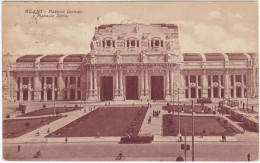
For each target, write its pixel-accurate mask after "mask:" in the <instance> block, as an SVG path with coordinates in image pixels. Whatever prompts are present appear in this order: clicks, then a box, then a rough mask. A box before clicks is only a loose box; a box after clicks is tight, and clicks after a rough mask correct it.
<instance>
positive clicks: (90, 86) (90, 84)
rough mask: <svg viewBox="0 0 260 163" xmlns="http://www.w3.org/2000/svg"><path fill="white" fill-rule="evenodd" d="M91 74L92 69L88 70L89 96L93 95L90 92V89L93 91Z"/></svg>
mask: <svg viewBox="0 0 260 163" xmlns="http://www.w3.org/2000/svg"><path fill="white" fill-rule="evenodd" d="M92 75H93V72H92V70H90V72H89V96H90V97H91V96H93V94H92V91H93V83H92V82H93V78H92Z"/></svg>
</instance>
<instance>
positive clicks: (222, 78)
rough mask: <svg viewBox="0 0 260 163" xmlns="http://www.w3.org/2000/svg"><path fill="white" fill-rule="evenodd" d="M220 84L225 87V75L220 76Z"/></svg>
mask: <svg viewBox="0 0 260 163" xmlns="http://www.w3.org/2000/svg"><path fill="white" fill-rule="evenodd" d="M220 84H221V85H224V77H223V75H221V76H220Z"/></svg>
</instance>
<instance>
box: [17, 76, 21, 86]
mask: <svg viewBox="0 0 260 163" xmlns="http://www.w3.org/2000/svg"><path fill="white" fill-rule="evenodd" d="M20 83H21V79H20V78H18V81H17V84H18V88H20Z"/></svg>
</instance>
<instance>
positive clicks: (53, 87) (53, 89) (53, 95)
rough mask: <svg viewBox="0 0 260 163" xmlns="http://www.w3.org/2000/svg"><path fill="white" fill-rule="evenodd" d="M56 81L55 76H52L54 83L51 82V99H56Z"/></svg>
mask: <svg viewBox="0 0 260 163" xmlns="http://www.w3.org/2000/svg"><path fill="white" fill-rule="evenodd" d="M54 81H55V77H52V84H51V89H52V91H51V92H52V99H51V100H55V84H54Z"/></svg>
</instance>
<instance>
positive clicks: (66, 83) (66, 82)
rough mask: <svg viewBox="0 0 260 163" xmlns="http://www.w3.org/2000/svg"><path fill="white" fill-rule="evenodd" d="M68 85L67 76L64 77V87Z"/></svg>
mask: <svg viewBox="0 0 260 163" xmlns="http://www.w3.org/2000/svg"><path fill="white" fill-rule="evenodd" d="M67 87H68V77H65V88H67Z"/></svg>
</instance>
